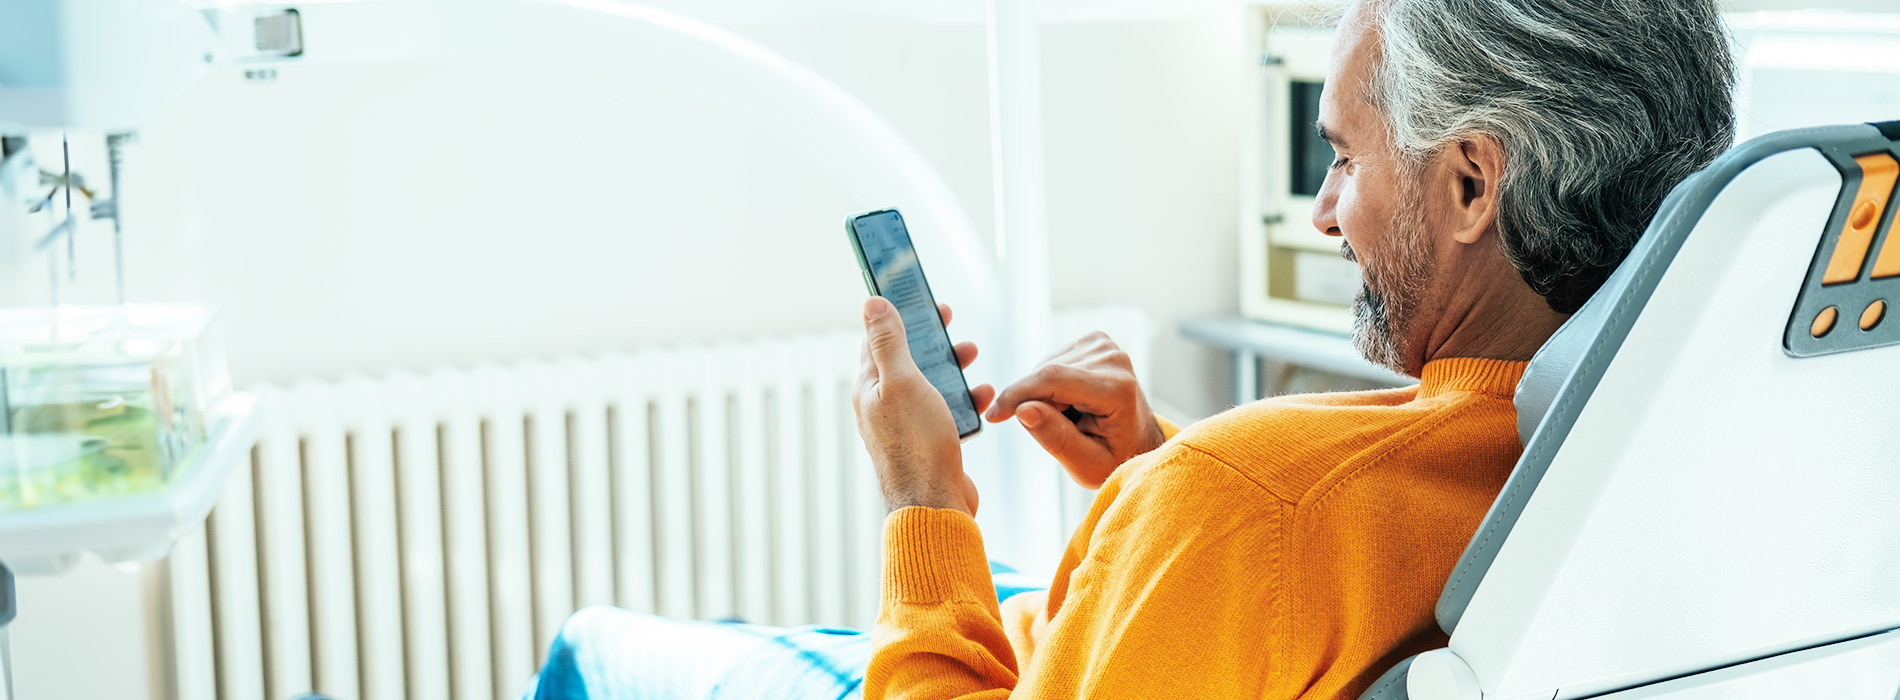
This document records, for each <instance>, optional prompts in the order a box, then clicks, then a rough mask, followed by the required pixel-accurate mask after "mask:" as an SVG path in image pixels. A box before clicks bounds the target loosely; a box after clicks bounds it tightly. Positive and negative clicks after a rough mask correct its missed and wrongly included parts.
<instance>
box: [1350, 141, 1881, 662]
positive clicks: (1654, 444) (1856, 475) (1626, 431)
mask: <svg viewBox="0 0 1900 700" xmlns="http://www.w3.org/2000/svg"><path fill="white" fill-rule="evenodd" d="M1897 163H1900V122H1890V123H1884V124H1878V125H1855V126H1844V127H1826V128H1819V129H1802V130H1796V131H1788V132H1781V133H1777V134H1771V135H1768V136H1764V137H1762V138H1759V139H1755V140H1753V141H1750V142H1748V143H1747V144H1744V145H1742V146H1739V147H1737V148H1735V149H1734V150H1732V151H1730V152H1729V153H1727V154H1725V155H1723V156H1722V157H1721V158H1719V159H1717V160H1716V162H1715V163H1713V164H1712V165H1711V166H1710V167H1709V168H1708V169H1706V170H1704V171H1702V172H1700V173H1698V174H1696V175H1695V176H1693V177H1691V178H1689V179H1688V180H1686V181H1684V182H1683V183H1682V184H1681V185H1680V186H1678V187H1677V188H1676V190H1675V191H1674V192H1672V193H1671V195H1670V196H1669V198H1668V199H1667V200H1666V201H1665V202H1664V203H1663V205H1662V207H1661V210H1660V211H1659V212H1658V214H1657V216H1656V218H1655V220H1653V221H1652V222H1651V225H1650V227H1649V229H1648V231H1647V232H1646V233H1645V234H1644V236H1643V239H1642V241H1641V242H1640V243H1639V244H1638V245H1637V246H1636V248H1635V250H1634V251H1632V253H1631V254H1630V256H1629V258H1628V259H1626V260H1625V262H1624V263H1623V264H1622V266H1620V267H1619V268H1618V269H1617V271H1616V273H1615V274H1614V275H1612V276H1611V278H1610V280H1609V282H1608V283H1606V285H1605V286H1604V288H1603V289H1602V290H1601V291H1599V292H1598V293H1597V294H1596V296H1595V297H1593V298H1592V299H1591V301H1590V302H1589V303H1588V304H1586V305H1585V306H1584V308H1583V309H1581V310H1579V311H1578V313H1577V314H1575V315H1574V316H1573V317H1572V318H1571V319H1570V321H1569V322H1568V323H1567V324H1565V326H1564V327H1563V328H1562V329H1561V330H1560V331H1558V333H1557V334H1556V335H1555V336H1554V337H1553V338H1552V339H1551V341H1550V342H1549V343H1548V344H1547V345H1546V346H1545V347H1544V348H1543V349H1542V350H1541V351H1540V352H1539V353H1538V355H1537V357H1536V358H1535V359H1534V360H1533V361H1532V362H1531V366H1530V368H1529V369H1528V370H1527V371H1526V374H1525V377H1524V380H1523V383H1522V384H1521V385H1520V386H1519V393H1518V399H1517V403H1518V410H1519V427H1520V432H1521V433H1522V434H1523V436H1524V437H1525V452H1524V455H1523V457H1522V459H1521V460H1520V461H1519V462H1518V465H1517V467H1516V469H1515V471H1514V472H1513V473H1512V475H1511V477H1510V479H1509V481H1508V482H1507V484H1506V486H1505V487H1504V490H1503V491H1502V493H1501V494H1500V495H1499V497H1498V499H1497V501H1496V502H1495V503H1494V504H1493V506H1492V509H1491V512H1490V513H1489V514H1488V515H1487V516H1486V518H1485V520H1484V522H1483V524H1482V525H1481V526H1480V527H1479V529H1478V531H1477V533H1476V535H1475V536H1474V537H1473V538H1472V541H1471V543H1470V544H1469V545H1468V546H1467V548H1466V550H1465V553H1464V556H1463V557H1462V558H1461V560H1460V561H1459V563H1458V565H1457V567H1456V568H1455V569H1454V570H1453V573H1452V575H1451V577H1450V579H1449V580H1448V581H1447V583H1446V587H1445V591H1444V594H1443V596H1442V597H1441V598H1440V600H1439V605H1438V610H1437V613H1438V621H1439V624H1440V626H1441V627H1443V628H1444V629H1445V630H1446V632H1448V633H1450V634H1451V635H1452V637H1451V646H1450V651H1451V652H1452V653H1453V654H1455V656H1456V657H1457V658H1458V659H1459V660H1461V661H1462V663H1463V664H1465V665H1466V666H1468V669H1469V676H1470V680H1471V681H1473V682H1475V684H1476V686H1475V687H1476V688H1477V689H1480V690H1481V691H1482V692H1483V693H1484V694H1485V696H1486V697H1505V698H1514V697H1526V698H1529V697H1539V698H1550V697H1553V696H1556V697H1578V696H1581V695H1588V694H1595V693H1602V692H1607V691H1612V690H1617V689H1622V688H1630V687H1636V686H1641V685H1644V684H1647V683H1652V682H1655V681H1657V680H1661V679H1666V678H1671V677H1675V676H1681V675H1685V674H1691V673H1696V672H1699V671H1704V670H1708V669H1712V668H1717V667H1720V666H1725V665H1729V664H1733V663H1737V662H1739V661H1744V660H1749V659H1756V658H1761V657H1765V656H1771V655H1775V654H1779V653H1784V652H1788V651H1792V650H1796V649H1801V648H1805V647H1809V646H1813V645H1816V644H1823V643H1827V642H1832V641H1837V640H1841V639H1846V638H1850V637H1854V636H1858V635H1864V634H1869V633H1872V632H1878V631H1882V630H1888V629H1894V628H1900V318H1893V316H1895V315H1897V314H1895V313H1894V312H1893V311H1892V310H1891V309H1886V310H1885V311H1886V313H1885V317H1882V318H1876V316H1879V315H1881V311H1882V309H1883V307H1886V306H1889V305H1891V304H1895V303H1900V234H1896V233H1895V232H1894V231H1893V228H1894V227H1893V221H1894V209H1895V208H1896V206H1895V205H1900V195H1895V194H1894V186H1895V180H1894V178H1893V168H1894V166H1895V165H1896V164H1897ZM1889 272H1891V273H1892V274H1889ZM1870 306H1871V307H1874V308H1873V309H1872V310H1869V307H1870ZM1828 309H1832V311H1828ZM1822 317H1826V318H1822ZM1829 319H1831V322H1829V323H1825V324H1824V323H1823V321H1827V320H1829ZM1863 320H1866V321H1867V322H1868V328H1867V329H1866V330H1863V329H1862V327H1861V326H1862V325H1863V324H1862V322H1863ZM1823 325H1826V326H1827V328H1826V330H1825V332H1818V331H1820V330H1821V328H1822V326H1823ZM1817 332H1818V334H1817ZM1408 662H1409V660H1408ZM1405 674H1406V670H1405V668H1404V667H1403V666H1402V667H1401V668H1397V669H1394V670H1393V672H1392V673H1389V674H1387V677H1386V678H1383V679H1381V681H1380V682H1379V683H1376V684H1375V685H1374V687H1373V690H1372V691H1370V692H1369V695H1375V696H1378V697H1404V696H1403V695H1402V694H1393V693H1394V692H1395V691H1394V690H1393V689H1394V688H1402V687H1403V686H1404V685H1405V684H1404V683H1402V682H1399V681H1402V680H1403V679H1404V676H1405ZM1382 689H1383V692H1385V693H1387V694H1386V695H1377V693H1379V692H1381V690H1382Z"/></svg>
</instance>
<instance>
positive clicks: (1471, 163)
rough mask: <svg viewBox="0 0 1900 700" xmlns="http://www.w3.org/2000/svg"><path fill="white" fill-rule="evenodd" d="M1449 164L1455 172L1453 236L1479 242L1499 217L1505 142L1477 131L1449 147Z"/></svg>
mask: <svg viewBox="0 0 1900 700" xmlns="http://www.w3.org/2000/svg"><path fill="white" fill-rule="evenodd" d="M1445 156H1446V157H1445V158H1444V161H1445V168H1446V170H1447V172H1448V173H1449V174H1450V175H1451V178H1450V179H1451V182H1450V183H1447V184H1449V185H1450V186H1451V188H1452V193H1451V194H1452V207H1451V211H1450V216H1449V217H1448V218H1449V219H1450V223H1451V224H1452V238H1453V239H1454V240H1457V241H1458V242H1459V243H1467V244H1469V243H1476V242H1478V239H1480V238H1483V237H1484V232H1485V231H1488V230H1490V229H1491V227H1492V226H1493V225H1495V224H1496V223H1497V221H1498V181H1499V180H1501V179H1503V177H1504V146H1503V144H1500V143H1498V140H1497V139H1495V138H1492V137H1490V136H1485V135H1482V134H1480V135H1475V136H1471V137H1468V138H1466V139H1464V140H1462V141H1459V142H1458V145H1457V146H1456V147H1455V148H1448V149H1446V153H1445Z"/></svg>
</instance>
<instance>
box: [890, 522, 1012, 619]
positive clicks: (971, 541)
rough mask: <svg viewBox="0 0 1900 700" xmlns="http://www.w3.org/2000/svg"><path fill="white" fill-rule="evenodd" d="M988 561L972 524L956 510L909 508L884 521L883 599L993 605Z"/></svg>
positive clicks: (978, 534)
mask: <svg viewBox="0 0 1900 700" xmlns="http://www.w3.org/2000/svg"><path fill="white" fill-rule="evenodd" d="M994 590H995V589H994V588H992V587H991V585H990V563H989V558H988V557H986V556H985V555H984V553H983V534H982V532H981V531H979V530H978V529H977V527H976V519H974V518H971V517H970V516H969V515H968V514H965V513H964V512H962V511H959V510H951V509H948V508H925V507H922V506H911V507H909V508H901V509H898V510H897V511H896V512H893V513H891V514H890V516H888V517H886V518H885V519H884V597H885V598H886V599H887V600H889V601H890V602H900V603H942V602H948V601H958V600H982V598H983V597H982V596H979V595H977V594H976V593H973V591H975V592H978V593H982V592H987V593H988V596H989V597H990V598H991V599H992V600H993V599H994V596H995V593H994Z"/></svg>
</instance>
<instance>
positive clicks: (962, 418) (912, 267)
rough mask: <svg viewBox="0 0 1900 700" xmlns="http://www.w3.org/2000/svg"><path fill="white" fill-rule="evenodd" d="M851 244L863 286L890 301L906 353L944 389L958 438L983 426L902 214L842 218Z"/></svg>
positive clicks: (876, 213)
mask: <svg viewBox="0 0 1900 700" xmlns="http://www.w3.org/2000/svg"><path fill="white" fill-rule="evenodd" d="M844 230H845V233H847V234H850V238H851V247H852V249H854V250H856V251H857V253H858V269H859V270H860V271H862V272H863V273H864V286H865V287H867V288H869V289H870V291H871V295H872V296H881V297H884V298H886V299H889V300H891V304H892V305H893V306H896V307H897V314H898V316H900V317H902V318H903V319H904V336H905V338H906V339H907V340H909V341H910V357H911V359H913V360H916V361H917V368H918V369H921V370H923V371H924V377H925V378H927V379H929V380H930V383H931V385H933V386H935V387H937V393H939V394H943V400H944V402H946V403H948V404H950V415H951V417H953V418H955V419H956V420H957V437H959V438H966V439H967V438H969V437H970V436H972V435H975V434H977V433H978V432H979V431H981V430H982V429H983V422H982V421H981V420H978V418H977V414H976V401H975V400H974V399H971V398H970V385H969V382H967V381H965V380H964V378H963V369H962V368H960V367H958V366H957V351H956V349H955V348H953V347H951V345H950V333H949V331H946V330H944V327H943V315H942V314H939V313H937V299H936V297H933V296H931V294H930V282H928V281H926V280H925V279H924V268H923V265H922V264H921V263H919V262H918V261H917V249H916V248H915V247H914V246H912V245H911V244H910V231H909V230H908V229H906V228H904V216H903V215H902V214H898V213H897V210H896V209H880V210H878V211H871V212H865V213H863V214H855V215H852V216H850V217H848V218H846V219H845V220H844Z"/></svg>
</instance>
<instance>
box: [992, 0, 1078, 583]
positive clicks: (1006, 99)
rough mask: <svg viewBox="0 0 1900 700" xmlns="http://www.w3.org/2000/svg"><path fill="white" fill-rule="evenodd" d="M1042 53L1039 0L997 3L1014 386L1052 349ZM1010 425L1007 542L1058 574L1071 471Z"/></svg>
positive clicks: (1009, 361) (999, 172)
mask: <svg viewBox="0 0 1900 700" xmlns="http://www.w3.org/2000/svg"><path fill="white" fill-rule="evenodd" d="M1041 52H1042V49H1041V46H1040V42H1039V40H1038V36H1037V17H1036V4H1035V1H1034V0H990V2H989V58H990V61H989V62H990V139H991V140H990V161H991V167H992V173H993V179H994V183H995V193H996V255H997V257H998V258H1000V262H1001V264H1002V268H1003V275H1002V276H1003V308H1004V316H1005V318H1006V319H1007V324H1006V325H1005V328H1006V329H1007V332H1008V335H1007V337H1006V341H1005V343H1004V347H1003V348H1002V350H1003V351H1004V352H1003V358H1002V362H1001V363H1000V366H1001V369H1002V375H1001V376H1002V377H1003V378H1004V380H1003V381H1005V382H1008V381H1013V380H1014V379H1015V378H1017V377H1022V376H1025V375H1027V374H1028V373H1029V371H1030V370H1031V369H1034V368H1035V363H1036V362H1037V361H1038V360H1039V359H1041V358H1042V356H1043V354H1044V353H1046V352H1048V351H1049V350H1052V349H1053V348H1052V347H1051V346H1050V324H1051V316H1052V313H1051V310H1050V304H1051V302H1050V291H1049V217H1048V203H1047V202H1048V198H1047V193H1046V192H1045V190H1044V170H1043V145H1042V135H1043V129H1042V126H1043V125H1042V53H1041ZM998 388H999V389H1000V388H1001V387H998ZM1010 428H1011V429H1009V430H1001V431H997V432H998V434H999V435H1000V436H1002V437H1004V438H1006V440H1005V442H1004V446H1003V452H1004V455H1005V465H1004V468H1005V469H1006V470H1007V472H1008V473H1009V474H1010V476H1011V483H1012V484H1013V485H1014V486H1015V488H1013V489H1010V490H1009V492H1008V493H1007V494H998V495H1003V496H1005V497H1006V498H1008V499H1009V500H1008V502H1006V503H1004V504H1002V505H1003V507H1004V508H1005V509H1007V511H1006V512H1008V513H1011V514H1014V516H1015V517H1014V519H1013V520H1014V522H1012V523H1010V527H1011V528H1012V529H1013V530H1014V531H1015V533H1016V536H1015V537H1011V538H1008V539H1009V540H1010V541H1013V542H1014V543H1015V546H1016V548H1017V551H1016V552H1014V553H1013V554H1014V555H1015V556H1014V563H1015V564H1016V565H1017V567H1018V568H1020V569H1022V570H1025V571H1030V572H1035V573H1042V572H1043V570H1044V569H1050V570H1053V567H1054V566H1055V562H1056V561H1057V560H1058V558H1059V556H1060V554H1061V551H1062V550H1061V547H1062V533H1061V509H1060V508H1059V507H1058V504H1059V503H1060V501H1061V486H1062V482H1061V479H1062V476H1061V474H1062V470H1060V469H1046V468H1043V467H1047V466H1049V465H1048V464H1047V462H1048V460H1046V459H1041V455H1042V450H1041V449H1040V447H1039V446H1037V445H1036V443H1035V441H1034V440H1033V439H1032V438H1031V437H1030V436H1029V434H1028V433H1026V432H1024V431H1023V430H1022V429H1021V428H1020V427H1018V426H1010ZM999 500H1001V499H999ZM996 544H1000V542H999V543H996ZM1005 556H1007V555H1005Z"/></svg>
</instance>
